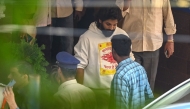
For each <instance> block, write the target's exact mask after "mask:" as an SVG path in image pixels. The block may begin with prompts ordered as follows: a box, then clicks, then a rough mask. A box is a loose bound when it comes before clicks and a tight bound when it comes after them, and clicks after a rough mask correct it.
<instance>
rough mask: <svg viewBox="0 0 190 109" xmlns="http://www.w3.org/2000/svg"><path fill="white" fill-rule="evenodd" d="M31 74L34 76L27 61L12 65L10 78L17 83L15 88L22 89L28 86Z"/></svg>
mask: <svg viewBox="0 0 190 109" xmlns="http://www.w3.org/2000/svg"><path fill="white" fill-rule="evenodd" d="M30 74H34V70H33V68H32V66H31V65H30V64H29V63H27V62H25V61H20V62H15V63H13V64H12V65H11V68H10V74H9V75H8V78H9V79H10V80H13V79H14V80H15V81H16V84H15V85H14V87H15V88H21V87H24V86H25V85H26V84H28V82H29V75H30Z"/></svg>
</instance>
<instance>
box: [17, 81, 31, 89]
mask: <svg viewBox="0 0 190 109" xmlns="http://www.w3.org/2000/svg"><path fill="white" fill-rule="evenodd" d="M28 83H29V82H28V81H25V82H23V84H20V85H19V86H18V87H17V88H16V89H18V90H19V89H22V88H23V87H25V86H26V85H28Z"/></svg>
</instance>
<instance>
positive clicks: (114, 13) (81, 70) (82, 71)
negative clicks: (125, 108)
mask: <svg viewBox="0 0 190 109" xmlns="http://www.w3.org/2000/svg"><path fill="white" fill-rule="evenodd" d="M96 16H97V19H96V22H93V23H91V25H90V27H89V29H88V30H87V31H86V32H85V33H84V34H83V35H81V36H80V39H79V42H78V43H77V44H76V46H75V47H74V51H75V57H76V58H77V59H78V60H79V61H80V63H79V64H78V66H77V74H76V79H77V81H78V83H80V84H83V85H85V86H87V87H89V88H91V89H92V90H93V91H94V92H95V94H96V98H97V102H98V106H100V107H99V109H105V108H107V106H108V102H109V92H110V85H111V80H112V78H113V75H114V73H115V68H116V66H117V63H116V61H115V60H114V59H113V58H112V47H111V38H112V36H113V35H116V34H125V35H127V33H126V32H125V31H124V30H122V29H120V28H118V27H117V23H118V21H119V20H120V19H121V18H122V14H121V10H120V9H119V8H117V7H116V6H115V7H105V8H100V10H99V12H98V13H97V15H96ZM127 36H128V35H127Z"/></svg>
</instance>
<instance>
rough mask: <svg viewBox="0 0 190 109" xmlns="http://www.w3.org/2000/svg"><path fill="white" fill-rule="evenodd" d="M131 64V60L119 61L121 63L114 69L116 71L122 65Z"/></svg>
mask: <svg viewBox="0 0 190 109" xmlns="http://www.w3.org/2000/svg"><path fill="white" fill-rule="evenodd" d="M131 62H132V60H131V58H127V59H125V60H123V61H121V62H120V63H119V64H118V66H117V67H116V70H118V69H119V68H120V67H121V66H122V65H123V64H129V63H131Z"/></svg>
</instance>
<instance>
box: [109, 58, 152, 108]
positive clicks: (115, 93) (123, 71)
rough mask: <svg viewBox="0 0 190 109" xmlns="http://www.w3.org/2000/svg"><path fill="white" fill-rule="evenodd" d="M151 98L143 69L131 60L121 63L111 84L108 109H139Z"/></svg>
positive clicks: (150, 91)
mask: <svg viewBox="0 0 190 109" xmlns="http://www.w3.org/2000/svg"><path fill="white" fill-rule="evenodd" d="M152 98H154V95H153V93H152V90H151V88H150V85H149V82H148V79H147V75H146V71H145V69H144V68H143V67H142V66H141V65H140V64H138V63H137V62H135V61H133V60H131V58H127V59H125V60H123V61H121V62H120V63H119V65H118V66H117V68H116V74H115V75H114V78H113V80H112V83H111V98H110V109H140V108H142V107H143V106H145V103H146V101H147V100H149V99H152Z"/></svg>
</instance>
